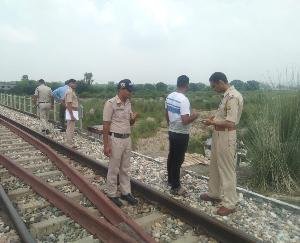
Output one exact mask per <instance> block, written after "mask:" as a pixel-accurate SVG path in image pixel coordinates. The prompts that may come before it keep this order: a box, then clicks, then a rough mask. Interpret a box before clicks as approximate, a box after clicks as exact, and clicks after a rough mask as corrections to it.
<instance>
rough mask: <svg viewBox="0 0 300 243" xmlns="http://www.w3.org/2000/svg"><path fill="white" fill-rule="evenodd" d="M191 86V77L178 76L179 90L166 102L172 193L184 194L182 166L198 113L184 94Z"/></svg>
mask: <svg viewBox="0 0 300 243" xmlns="http://www.w3.org/2000/svg"><path fill="white" fill-rule="evenodd" d="M188 88H189V78H188V77H187V76H186V75H181V76H179V77H178V78H177V90H176V91H175V92H172V93H171V94H169V95H168V97H167V98H166V102H165V109H166V120H167V123H168V126H169V145H170V146H169V155H168V162H167V170H168V184H169V185H170V186H171V193H172V194H176V195H183V194H184V193H185V190H184V188H183V187H182V186H181V185H180V167H181V165H182V163H183V161H184V155H185V152H186V150H187V147H188V143H189V129H190V124H191V123H192V122H193V121H194V120H196V119H197V117H198V114H197V113H195V112H193V113H192V114H191V110H190V101H189V99H188V98H187V97H186V96H185V95H184V94H185V93H186V92H187V90H188Z"/></svg>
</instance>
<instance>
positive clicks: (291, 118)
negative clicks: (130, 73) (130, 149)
mask: <svg viewBox="0 0 300 243" xmlns="http://www.w3.org/2000/svg"><path fill="white" fill-rule="evenodd" d="M187 96H188V97H189V99H190V102H191V107H192V108H193V109H197V110H198V111H201V110H213V109H216V108H217V107H218V104H219V102H220V100H221V95H218V94H216V93H214V92H210V91H207V92H192V93H188V94H187ZM243 97H244V104H245V105H244V111H243V115H242V118H241V121H240V124H239V128H240V129H239V133H238V136H239V139H242V140H243V142H244V143H245V145H246V148H247V151H248V154H247V161H248V163H249V165H250V166H251V168H252V170H253V171H255V175H254V177H253V178H251V183H252V185H253V187H255V188H257V189H259V190H262V191H266V190H274V191H289V192H292V191H295V190H298V188H299V178H300V161H299V160H300V93H299V92H297V91H252V92H251V91H248V92H244V93H243ZM164 98H165V97H163V96H162V97H157V98H156V99H153V98H149V99H143V98H133V99H132V104H133V110H134V111H136V112H138V113H140V118H139V120H138V122H137V124H136V125H135V126H134V128H133V131H132V137H133V142H134V144H136V143H137V141H138V139H139V138H145V137H149V136H154V135H155V134H156V132H157V131H158V130H159V129H160V128H161V127H165V126H166V122H165V119H164ZM104 102H105V99H101V98H88V99H83V100H82V101H81V103H82V104H83V106H84V110H85V113H84V119H83V126H84V127H87V126H91V125H96V124H101V123H102V110H103V105H104ZM206 138H207V137H201V136H195V137H191V139H190V143H189V148H188V151H189V152H197V153H203V141H204V140H205V139H206Z"/></svg>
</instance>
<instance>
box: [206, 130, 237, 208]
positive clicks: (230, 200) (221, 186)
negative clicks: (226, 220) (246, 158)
mask: <svg viewBox="0 0 300 243" xmlns="http://www.w3.org/2000/svg"><path fill="white" fill-rule="evenodd" d="M235 152H236V131H235V130H234V131H215V130H214V131H213V136H212V153H211V159H210V165H209V181H208V195H209V196H210V197H212V198H218V199H222V205H223V206H224V207H226V208H230V209H233V208H234V207H235V205H236V203H237V201H238V196H237V193H236V172H235V167H236V161H235Z"/></svg>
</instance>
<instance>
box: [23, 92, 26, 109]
mask: <svg viewBox="0 0 300 243" xmlns="http://www.w3.org/2000/svg"><path fill="white" fill-rule="evenodd" d="M23 98H24V111H26V96H24V97H23Z"/></svg>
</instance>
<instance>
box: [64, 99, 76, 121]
mask: <svg viewBox="0 0 300 243" xmlns="http://www.w3.org/2000/svg"><path fill="white" fill-rule="evenodd" d="M66 104H67V107H66V108H67V110H68V111H69V113H70V117H71V120H72V121H74V120H75V117H74V114H73V109H72V102H67V103H66Z"/></svg>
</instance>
